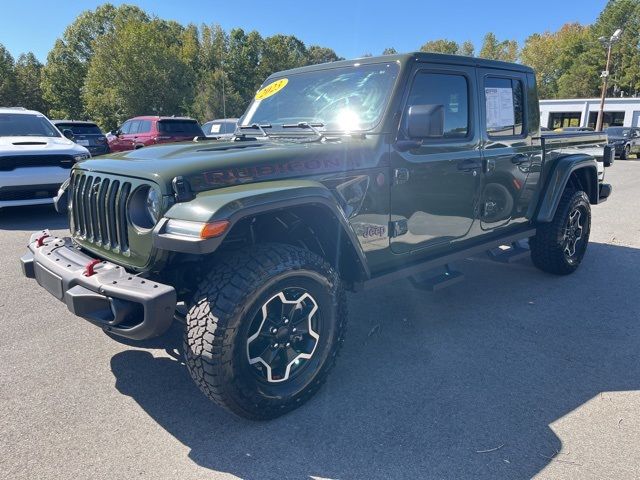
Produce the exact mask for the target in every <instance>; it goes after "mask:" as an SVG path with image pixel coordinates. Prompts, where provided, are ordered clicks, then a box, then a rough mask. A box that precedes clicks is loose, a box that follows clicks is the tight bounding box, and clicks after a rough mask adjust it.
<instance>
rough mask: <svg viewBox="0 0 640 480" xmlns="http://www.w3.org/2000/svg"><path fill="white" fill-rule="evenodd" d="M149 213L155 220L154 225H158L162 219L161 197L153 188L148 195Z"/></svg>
mask: <svg viewBox="0 0 640 480" xmlns="http://www.w3.org/2000/svg"><path fill="white" fill-rule="evenodd" d="M147 212H148V213H149V215H150V216H151V218H152V219H153V223H154V224H155V223H157V222H158V220H159V219H160V195H158V192H156V191H155V190H154V189H153V188H150V189H149V193H148V194H147Z"/></svg>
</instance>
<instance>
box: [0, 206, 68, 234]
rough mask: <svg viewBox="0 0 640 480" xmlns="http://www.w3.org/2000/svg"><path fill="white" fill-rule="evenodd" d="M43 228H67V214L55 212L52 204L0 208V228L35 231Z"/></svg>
mask: <svg viewBox="0 0 640 480" xmlns="http://www.w3.org/2000/svg"><path fill="white" fill-rule="evenodd" d="M45 228H48V229H50V230H62V229H67V228H69V221H68V220H67V215H66V214H60V213H58V212H56V211H55V209H54V208H53V205H34V206H31V207H7V208H2V209H0V230H26V231H29V232H32V231H33V232H35V231H37V230H42V229H45Z"/></svg>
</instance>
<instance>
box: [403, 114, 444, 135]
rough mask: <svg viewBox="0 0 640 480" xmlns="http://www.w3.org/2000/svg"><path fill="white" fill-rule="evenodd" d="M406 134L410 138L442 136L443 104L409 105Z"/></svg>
mask: <svg viewBox="0 0 640 480" xmlns="http://www.w3.org/2000/svg"><path fill="white" fill-rule="evenodd" d="M407 134H408V136H409V138H410V139H412V140H413V139H423V138H437V137H442V136H444V105H411V106H410V107H409V111H408V112H407Z"/></svg>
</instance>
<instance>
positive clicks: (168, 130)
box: [158, 120, 202, 137]
mask: <svg viewBox="0 0 640 480" xmlns="http://www.w3.org/2000/svg"><path fill="white" fill-rule="evenodd" d="M158 129H159V130H160V132H161V133H165V134H168V135H175V136H184V137H195V136H199V135H202V129H201V128H200V125H198V122H196V121H195V120H161V121H160V122H158Z"/></svg>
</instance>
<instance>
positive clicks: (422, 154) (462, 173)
mask: <svg viewBox="0 0 640 480" xmlns="http://www.w3.org/2000/svg"><path fill="white" fill-rule="evenodd" d="M476 91H477V88H476V74H475V68H474V67H467V66H459V65H451V66H449V65H442V64H434V65H431V64H422V65H420V64H419V65H418V66H416V68H415V70H414V72H413V73H412V80H411V86H410V88H409V89H408V94H407V96H406V98H405V100H404V107H403V110H402V118H401V121H400V129H399V134H398V139H397V142H396V143H395V144H394V145H393V146H392V147H391V165H392V168H393V172H394V176H395V182H394V185H393V186H392V188H391V225H392V226H393V229H394V233H393V237H392V239H391V249H392V251H393V252H395V253H406V252H412V251H417V250H422V249H426V248H432V247H435V246H439V245H446V244H448V243H451V242H457V241H460V240H461V239H464V238H466V237H467V236H468V234H469V231H470V230H471V226H472V225H473V223H474V221H475V219H476V217H477V202H478V194H479V189H480V184H481V177H482V157H481V154H480V133H479V129H478V108H477V98H476V93H475V92H476ZM412 106H427V107H434V108H438V109H442V110H443V111H444V129H443V132H442V135H440V133H438V135H440V136H435V137H434V136H430V137H429V138H423V139H420V140H418V141H416V140H415V139H411V138H408V133H407V132H408V130H407V125H406V123H407V117H408V111H409V109H410V108H411V107H412Z"/></svg>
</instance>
